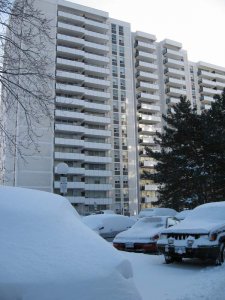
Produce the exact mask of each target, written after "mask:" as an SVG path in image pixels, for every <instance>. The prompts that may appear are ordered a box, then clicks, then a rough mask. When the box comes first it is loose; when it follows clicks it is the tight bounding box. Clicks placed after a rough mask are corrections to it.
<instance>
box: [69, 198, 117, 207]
mask: <svg viewBox="0 0 225 300" xmlns="http://www.w3.org/2000/svg"><path fill="white" fill-rule="evenodd" d="M66 198H67V199H68V200H69V201H70V203H72V204H85V205H105V204H109V205H110V204H112V198H90V197H83V196H80V197H79V196H77V197H76V196H67V197H66Z"/></svg>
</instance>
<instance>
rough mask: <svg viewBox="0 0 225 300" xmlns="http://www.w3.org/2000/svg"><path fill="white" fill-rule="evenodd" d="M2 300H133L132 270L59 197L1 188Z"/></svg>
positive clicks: (0, 296)
mask: <svg viewBox="0 0 225 300" xmlns="http://www.w3.org/2000/svg"><path fill="white" fill-rule="evenodd" d="M0 240H1V243H0V253H1V255H0V266H1V268H0V299H1V300H14V299H15V300H18V299H23V300H40V299H41V300H62V299H65V300H72V299H73V300H75V299H77V300H91V299H99V300H101V299H102V300H103V299H106V298H107V299H109V300H126V299H127V300H128V299H129V300H132V299H135V300H138V299H141V298H140V296H139V294H138V292H137V290H136V288H135V287H134V283H133V279H132V268H131V265H130V263H129V261H127V260H126V259H124V258H123V256H122V255H121V254H120V253H118V252H117V251H116V250H115V249H114V248H113V247H112V246H111V245H110V244H108V243H107V242H105V241H104V240H103V239H102V238H101V237H99V236H98V235H96V234H95V233H94V232H92V231H91V230H90V229H89V228H88V227H87V226H85V225H84V224H83V223H82V222H81V221H80V218H79V216H78V214H77V213H76V211H75V209H74V208H73V207H72V206H71V205H70V203H69V202H68V201H67V200H66V199H65V198H63V197H61V196H58V195H54V194H50V193H46V192H41V191H35V190H28V189H22V188H12V187H0Z"/></svg>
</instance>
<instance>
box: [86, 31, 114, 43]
mask: <svg viewBox="0 0 225 300" xmlns="http://www.w3.org/2000/svg"><path fill="white" fill-rule="evenodd" d="M84 34H85V39H86V40H88V41H91V42H97V43H98V42H99V43H107V42H108V41H109V36H108V35H106V34H102V33H98V32H94V31H89V30H84Z"/></svg>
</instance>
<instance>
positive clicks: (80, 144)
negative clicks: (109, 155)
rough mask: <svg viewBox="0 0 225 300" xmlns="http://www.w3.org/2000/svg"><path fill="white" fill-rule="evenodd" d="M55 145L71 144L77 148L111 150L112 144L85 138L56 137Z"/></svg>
mask: <svg viewBox="0 0 225 300" xmlns="http://www.w3.org/2000/svg"><path fill="white" fill-rule="evenodd" d="M55 145H57V146H70V147H75V148H82V149H87V150H88V149H90V150H111V144H108V143H96V142H88V141H85V140H80V139H79V140H78V139H70V138H55Z"/></svg>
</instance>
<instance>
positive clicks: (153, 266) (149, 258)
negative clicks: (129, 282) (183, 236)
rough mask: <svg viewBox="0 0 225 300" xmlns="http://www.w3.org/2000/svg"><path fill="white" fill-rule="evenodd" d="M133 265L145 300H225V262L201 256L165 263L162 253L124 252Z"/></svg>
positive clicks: (138, 286) (135, 278) (135, 276)
mask: <svg viewBox="0 0 225 300" xmlns="http://www.w3.org/2000/svg"><path fill="white" fill-rule="evenodd" d="M122 253H123V255H124V257H126V258H127V259H129V260H130V262H131V263H132V266H133V272H134V281H135V284H136V287H137V288H138V290H139V292H140V294H141V296H142V298H143V300H151V299H153V300H224V299H225V264H223V266H220V267H216V266H214V265H213V264H210V263H202V262H201V261H198V260H189V259H186V260H184V262H183V263H173V264H169V265H167V264H165V263H164V257H163V256H162V255H146V254H137V253H127V252H122Z"/></svg>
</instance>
